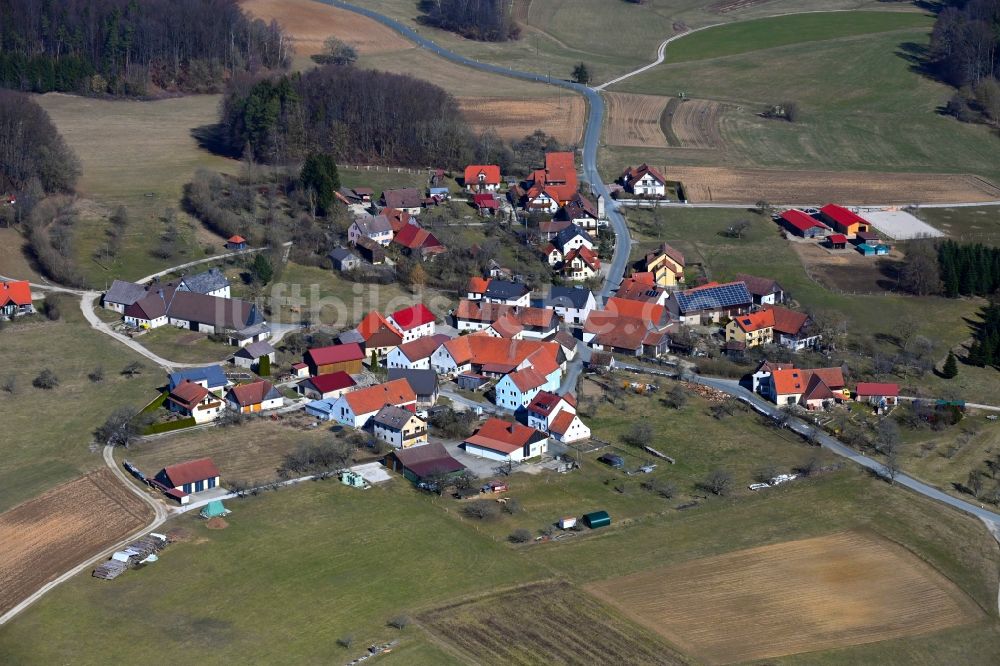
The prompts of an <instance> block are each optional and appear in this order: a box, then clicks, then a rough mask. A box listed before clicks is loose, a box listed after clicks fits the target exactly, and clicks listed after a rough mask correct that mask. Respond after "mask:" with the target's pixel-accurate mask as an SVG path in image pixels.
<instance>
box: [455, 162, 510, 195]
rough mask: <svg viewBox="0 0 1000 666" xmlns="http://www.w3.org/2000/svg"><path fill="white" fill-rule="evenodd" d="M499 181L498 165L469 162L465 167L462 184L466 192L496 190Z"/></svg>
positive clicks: (498, 186)
mask: <svg viewBox="0 0 1000 666" xmlns="http://www.w3.org/2000/svg"><path fill="white" fill-rule="evenodd" d="M501 182H502V179H501V178H500V167H498V166H497V165H495V164H470V165H469V166H467V167H465V179H464V181H463V184H464V186H465V191H466V192H469V193H483V192H498V191H499V190H500V183H501Z"/></svg>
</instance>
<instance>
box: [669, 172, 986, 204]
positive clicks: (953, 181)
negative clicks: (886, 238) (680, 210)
mask: <svg viewBox="0 0 1000 666" xmlns="http://www.w3.org/2000/svg"><path fill="white" fill-rule="evenodd" d="M660 168H663V169H664V171H663V174H664V175H665V176H666V177H667V178H670V179H672V180H679V181H681V183H683V185H684V192H685V194H686V196H687V199H688V201H691V202H692V203H752V202H755V201H759V200H761V199H764V200H767V201H770V202H772V203H780V204H790V205H796V204H799V205H803V204H822V203H826V202H829V201H838V202H840V203H843V204H848V205H870V204H880V205H910V204H918V203H955V202H962V201H995V200H997V198H998V197H1000V187H997V186H995V185H993V184H992V183H990V182H988V181H985V180H984V179H982V178H979V177H978V176H974V175H969V174H931V173H926V174H925V173H886V172H863V171H813V170H801V169H750V168H737V167H708V166H681V165H670V166H664V167H660Z"/></svg>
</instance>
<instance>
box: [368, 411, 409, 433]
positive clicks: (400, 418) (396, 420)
mask: <svg viewBox="0 0 1000 666" xmlns="http://www.w3.org/2000/svg"><path fill="white" fill-rule="evenodd" d="M413 416H415V414H414V413H413V412H411V411H410V410H408V409H403V408H402V407H396V406H395V405H386V406H385V407H383V408H382V409H380V410H378V413H377V414H375V416H374V417H373V418H374V419H375V423H377V424H379V425H384V426H386V427H389V428H392V429H394V430H401V429H402V428H403V426H405V425H406V422H407V421H409V420H410V418H411V417H413Z"/></svg>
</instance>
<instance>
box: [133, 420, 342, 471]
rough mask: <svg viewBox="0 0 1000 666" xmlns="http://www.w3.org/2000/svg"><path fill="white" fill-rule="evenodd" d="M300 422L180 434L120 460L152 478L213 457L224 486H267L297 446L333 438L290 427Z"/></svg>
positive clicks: (323, 432) (135, 449) (313, 430)
mask: <svg viewBox="0 0 1000 666" xmlns="http://www.w3.org/2000/svg"><path fill="white" fill-rule="evenodd" d="M308 421H310V422H311V421H312V419H308ZM297 422H298V419H296V418H294V417H293V416H286V417H285V418H284V419H282V420H281V421H280V422H278V423H275V422H273V421H265V420H254V421H252V422H250V423H247V424H245V425H241V426H237V427H230V428H205V429H203V430H195V431H193V432H189V433H176V434H171V435H168V436H165V437H158V438H156V439H152V440H149V441H145V442H141V443H139V444H135V445H133V446H131V447H129V450H128V451H127V452H126V453H124V454H123V455H122V456H120V457H124V458H128V459H129V461H130V462H132V463H133V464H135V465H136V466H137V467H138V468H139V469H141V470H142V471H143V472H145V473H146V474H147V475H153V474H156V473H157V472H158V471H159V470H160V468H162V467H164V466H166V465H172V464H174V463H179V462H184V461H185V460H192V459H194V458H203V457H205V456H209V457H210V458H212V460H213V461H214V462H215V464H216V466H218V468H219V471H220V472H221V473H222V480H223V485H225V484H226V482H228V481H234V480H240V481H246V482H248V483H252V484H259V483H265V482H267V481H271V480H273V479H275V478H276V477H277V473H276V470H277V468H278V466H279V465H280V464H281V461H282V459H283V458H284V456H285V454H286V453H289V452H290V451H292V450H293V449H295V447H297V446H298V445H299V444H302V443H313V442H318V441H320V440H323V439H329V438H331V437H332V436H333V435H331V434H330V431H329V430H327V429H326V428H323V427H319V428H310V429H308V430H304V429H300V428H298V427H294V426H293V425H291V424H292V423H297Z"/></svg>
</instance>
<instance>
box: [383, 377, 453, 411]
mask: <svg viewBox="0 0 1000 666" xmlns="http://www.w3.org/2000/svg"><path fill="white" fill-rule="evenodd" d="M388 378H389V381H392V380H394V379H405V380H406V381H407V382H409V384H410V387H411V388H412V389H413V391H414V393H416V394H417V407H419V408H421V409H426V408H428V407H433V406H434V405H435V404H437V399H438V395H439V393H440V390H441V388H440V384H439V383H438V376H437V373H436V372H434V371H433V370H430V369H428V370H410V369H407V368H389V370H388Z"/></svg>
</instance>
